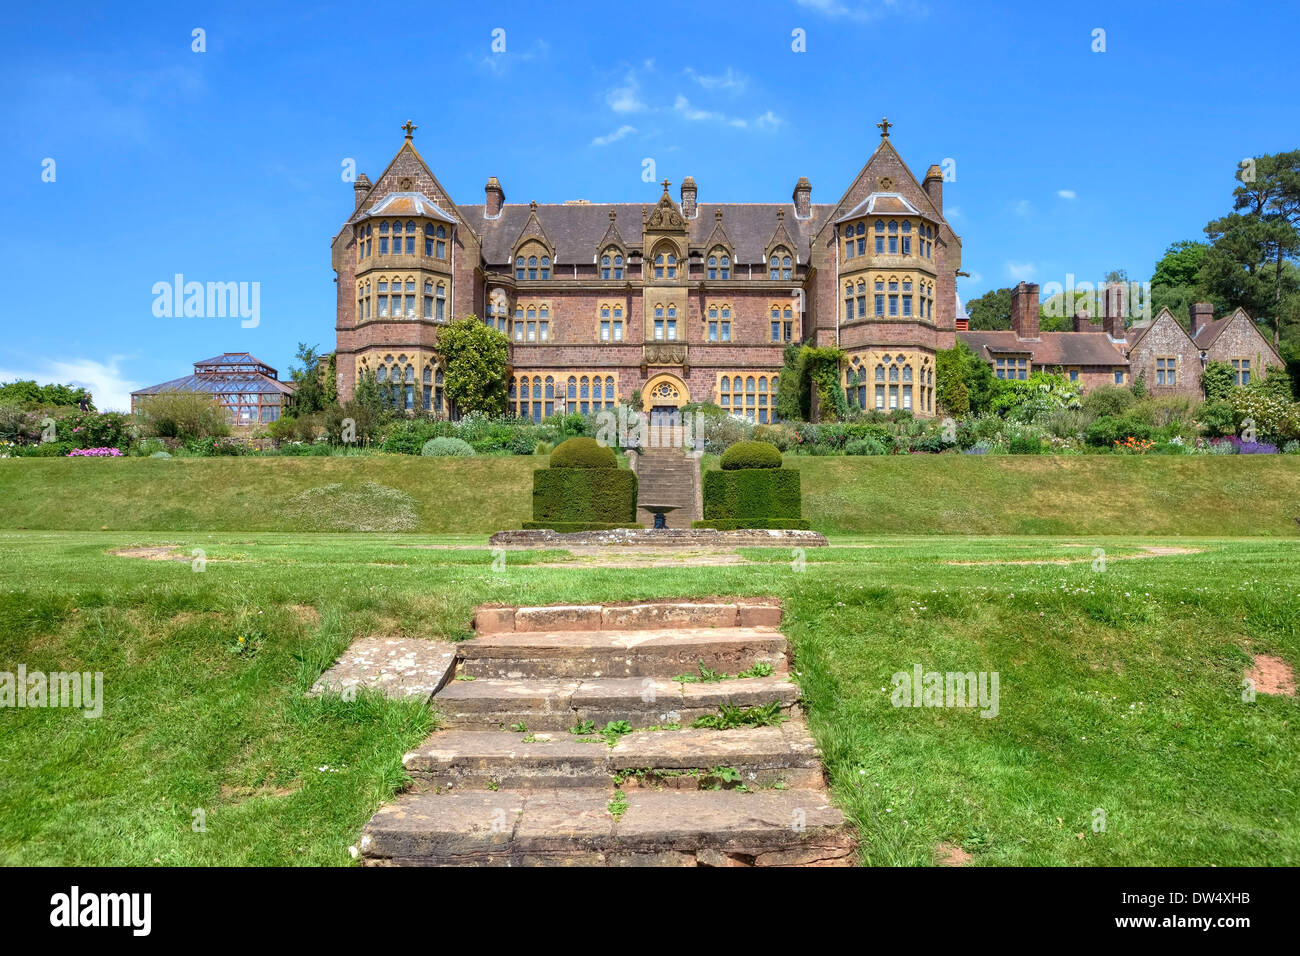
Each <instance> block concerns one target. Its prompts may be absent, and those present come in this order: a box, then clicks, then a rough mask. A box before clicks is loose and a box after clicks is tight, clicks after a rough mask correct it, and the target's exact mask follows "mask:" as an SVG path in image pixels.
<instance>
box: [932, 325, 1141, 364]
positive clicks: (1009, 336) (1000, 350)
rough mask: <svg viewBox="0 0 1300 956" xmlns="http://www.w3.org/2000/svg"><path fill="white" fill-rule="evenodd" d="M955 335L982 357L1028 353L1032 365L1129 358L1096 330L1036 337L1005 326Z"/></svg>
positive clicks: (1116, 361)
mask: <svg viewBox="0 0 1300 956" xmlns="http://www.w3.org/2000/svg"><path fill="white" fill-rule="evenodd" d="M957 337H958V338H959V339H961V340H962V341H963V342H965V343H966V344H967V345H969V346H970V347H971V348H972V349H973V350H974V351H975V352H976V353H977V354H978V355H980V356H981V357H983V358H985V359H987V358H989V357H991V356H993V355H1029V356H1030V360H1031V361H1032V362H1033V364H1035V365H1092V366H1104V367H1106V368H1114V367H1116V366H1123V365H1128V359H1126V358H1124V356H1123V354H1122V353H1121V352H1120V350H1119V349H1118V348H1117V347H1116V346H1115V345H1113V344H1112V343H1111V341H1110V338H1109V337H1108V336H1105V335H1097V334H1096V333H1095V332H1040V333H1039V334H1038V338H1036V339H1022V338H1020V337H1019V336H1018V335H1016V333H1015V331H1013V330H1009V329H1007V330H999V331H970V332H958V333H957Z"/></svg>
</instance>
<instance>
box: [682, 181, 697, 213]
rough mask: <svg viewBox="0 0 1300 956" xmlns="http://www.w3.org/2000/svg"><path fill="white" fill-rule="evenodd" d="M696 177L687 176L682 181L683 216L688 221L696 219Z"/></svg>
mask: <svg viewBox="0 0 1300 956" xmlns="http://www.w3.org/2000/svg"><path fill="white" fill-rule="evenodd" d="M695 194H696V189H695V177H694V176H687V177H686V178H685V179H683V180H682V215H683V216H685V217H686V218H687V219H694V218H695Z"/></svg>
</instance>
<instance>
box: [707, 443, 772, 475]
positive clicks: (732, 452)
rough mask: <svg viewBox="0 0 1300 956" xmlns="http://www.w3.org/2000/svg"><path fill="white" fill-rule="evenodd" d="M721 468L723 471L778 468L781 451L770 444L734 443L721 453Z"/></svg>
mask: <svg viewBox="0 0 1300 956" xmlns="http://www.w3.org/2000/svg"><path fill="white" fill-rule="evenodd" d="M721 467H722V470H723V471H737V470H739V469H741V468H780V467H781V451H780V449H778V448H777V447H776V446H775V445H773V444H771V443H770V442H765V441H742V442H736V444H734V445H732V446H731V447H730V448H728V449H727V450H726V451H724V452H723V453H722V461H721Z"/></svg>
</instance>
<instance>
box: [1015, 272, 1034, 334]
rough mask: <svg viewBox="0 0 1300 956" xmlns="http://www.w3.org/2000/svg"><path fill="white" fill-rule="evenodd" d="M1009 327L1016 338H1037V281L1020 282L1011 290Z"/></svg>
mask: <svg viewBox="0 0 1300 956" xmlns="http://www.w3.org/2000/svg"><path fill="white" fill-rule="evenodd" d="M1011 328H1012V329H1014V330H1015V333H1016V338H1021V339H1036V338H1038V283H1037V282H1021V283H1020V284H1019V285H1017V286H1016V287H1015V288H1014V289H1012V290H1011Z"/></svg>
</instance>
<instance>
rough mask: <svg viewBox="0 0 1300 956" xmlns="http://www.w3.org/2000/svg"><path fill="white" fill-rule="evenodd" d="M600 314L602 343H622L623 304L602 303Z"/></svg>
mask: <svg viewBox="0 0 1300 956" xmlns="http://www.w3.org/2000/svg"><path fill="white" fill-rule="evenodd" d="M599 312H600V340H601V341H602V342H622V341H623V304H622V303H621V302H602V303H601V304H600V309H599Z"/></svg>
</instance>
